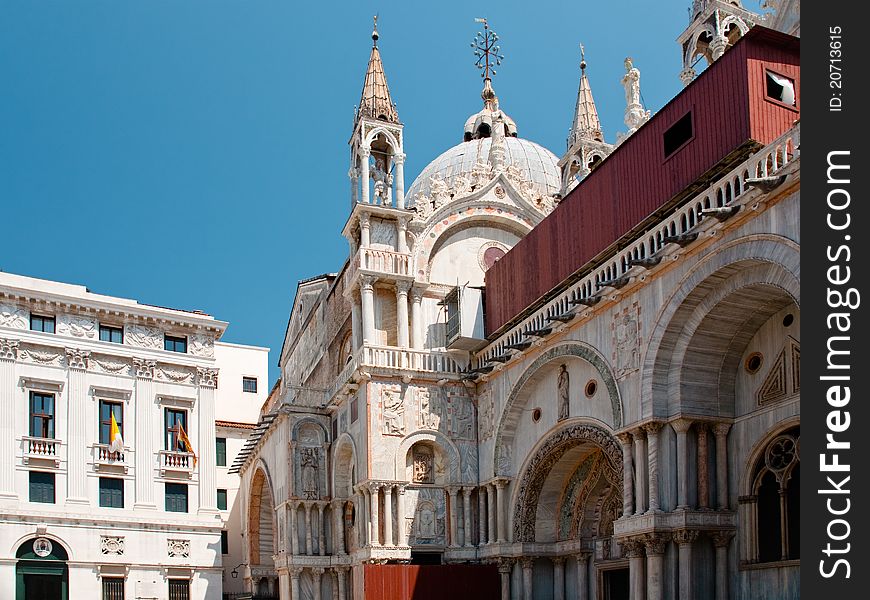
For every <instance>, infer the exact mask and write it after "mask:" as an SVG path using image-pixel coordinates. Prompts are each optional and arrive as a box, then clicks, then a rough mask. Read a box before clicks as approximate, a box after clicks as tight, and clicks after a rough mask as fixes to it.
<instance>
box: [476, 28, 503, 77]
mask: <svg viewBox="0 0 870 600" xmlns="http://www.w3.org/2000/svg"><path fill="white" fill-rule="evenodd" d="M474 21H475V22H476V23H483V31H478V32H477V35H475V36H474V41H473V42H471V47H472V48H474V55H475V56H476V57H477V61H476V62H475V66H476V67H477V68H478V69H481V70H482V71H483V73H481V74H480V76H481V77H483V78H484V79H490V74H492V75H495V74H496V73H495V67H497V66H499V65H501V61H503V60H504V56H502V54H501V48H500V47H499V46H497V45H496V42H498V34H497V33H496V32H494V31H493V30H491V29H490V28H489V23H487V22H486V19H475V20H474Z"/></svg>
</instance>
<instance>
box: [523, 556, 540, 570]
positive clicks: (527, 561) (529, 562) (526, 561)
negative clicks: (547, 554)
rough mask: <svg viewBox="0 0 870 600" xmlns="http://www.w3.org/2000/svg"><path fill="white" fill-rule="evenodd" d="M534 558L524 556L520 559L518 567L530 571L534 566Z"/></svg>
mask: <svg viewBox="0 0 870 600" xmlns="http://www.w3.org/2000/svg"><path fill="white" fill-rule="evenodd" d="M535 558H537V557H535V556H524V557H522V558H521V559H520V561H519V562H520V566H521V567H522V568H523V569H531V568H532V567H533V566H534V565H535Z"/></svg>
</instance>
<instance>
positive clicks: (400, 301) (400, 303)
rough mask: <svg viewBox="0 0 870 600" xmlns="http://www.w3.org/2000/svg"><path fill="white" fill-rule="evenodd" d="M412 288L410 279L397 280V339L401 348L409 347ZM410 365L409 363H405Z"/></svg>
mask: <svg viewBox="0 0 870 600" xmlns="http://www.w3.org/2000/svg"><path fill="white" fill-rule="evenodd" d="M409 289H411V282H410V281H397V282H396V328H397V331H396V340H397V341H398V344H399V348H407V347H408V344H409V343H410V340H409V339H408V290H409ZM404 366H408V365H404Z"/></svg>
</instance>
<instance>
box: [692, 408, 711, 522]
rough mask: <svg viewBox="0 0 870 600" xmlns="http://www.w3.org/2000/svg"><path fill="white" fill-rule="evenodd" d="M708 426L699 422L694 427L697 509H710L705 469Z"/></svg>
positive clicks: (707, 479) (707, 476) (708, 480)
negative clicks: (696, 442)
mask: <svg viewBox="0 0 870 600" xmlns="http://www.w3.org/2000/svg"><path fill="white" fill-rule="evenodd" d="M708 429H709V425H707V423H704V422H700V423H698V424H697V425H695V431H696V433H697V434H698V508H699V509H701V510H707V509H709V508H710V472H709V470H708V469H707V430H708Z"/></svg>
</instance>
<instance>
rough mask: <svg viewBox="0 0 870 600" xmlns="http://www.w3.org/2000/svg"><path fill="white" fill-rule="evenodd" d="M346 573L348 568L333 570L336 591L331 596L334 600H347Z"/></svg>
mask: <svg viewBox="0 0 870 600" xmlns="http://www.w3.org/2000/svg"><path fill="white" fill-rule="evenodd" d="M347 571H348V567H336V568H335V576H336V579H335V581H337V582H338V586H337V591H336V592H334V594H333V598H336V600H347ZM336 594H337V596H336Z"/></svg>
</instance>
